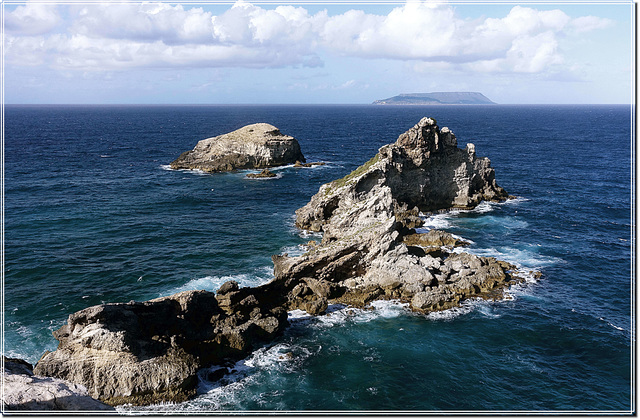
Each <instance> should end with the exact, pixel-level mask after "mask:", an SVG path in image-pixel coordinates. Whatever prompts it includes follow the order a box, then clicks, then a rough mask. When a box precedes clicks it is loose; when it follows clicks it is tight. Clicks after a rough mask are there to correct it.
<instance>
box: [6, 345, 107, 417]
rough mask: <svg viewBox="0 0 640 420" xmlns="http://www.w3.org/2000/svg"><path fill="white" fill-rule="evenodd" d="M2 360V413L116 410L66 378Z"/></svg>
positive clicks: (21, 361) (23, 363)
mask: <svg viewBox="0 0 640 420" xmlns="http://www.w3.org/2000/svg"><path fill="white" fill-rule="evenodd" d="M2 358H3V359H4V372H3V373H2V376H3V380H4V392H3V395H2V408H3V412H5V413H7V412H11V411H23V410H28V411H33V410H37V411H44V410H56V411H62V410H64V411H67V410H72V411H115V410H114V408H113V407H111V406H108V405H106V404H103V403H101V402H100V401H97V400H95V399H93V398H91V397H90V396H89V395H88V394H87V390H86V388H85V387H83V386H81V385H76V384H74V383H71V382H69V381H65V380H62V379H55V378H45V377H41V376H34V374H33V367H32V366H31V365H30V364H29V363H27V362H25V361H24V360H20V359H11V358H8V357H5V356H2Z"/></svg>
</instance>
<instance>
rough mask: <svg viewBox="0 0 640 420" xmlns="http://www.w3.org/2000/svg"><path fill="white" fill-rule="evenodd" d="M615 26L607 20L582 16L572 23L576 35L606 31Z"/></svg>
mask: <svg viewBox="0 0 640 420" xmlns="http://www.w3.org/2000/svg"><path fill="white" fill-rule="evenodd" d="M612 25H613V21H612V20H611V19H607V18H600V17H596V16H581V17H578V18H575V19H573V20H572V21H571V25H570V26H571V29H573V31H575V32H576V33H583V32H589V31H593V30H595V29H605V28H608V27H610V26H612Z"/></svg>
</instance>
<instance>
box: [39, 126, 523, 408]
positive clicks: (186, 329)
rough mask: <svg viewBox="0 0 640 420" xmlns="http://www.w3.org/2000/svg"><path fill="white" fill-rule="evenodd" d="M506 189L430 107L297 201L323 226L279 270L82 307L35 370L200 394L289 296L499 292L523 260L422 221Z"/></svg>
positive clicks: (281, 258)
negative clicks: (485, 251) (477, 247)
mask: <svg viewBox="0 0 640 420" xmlns="http://www.w3.org/2000/svg"><path fill="white" fill-rule="evenodd" d="M507 198H508V195H507V193H506V192H505V190H504V189H502V188H501V187H499V186H498V185H497V184H496V181H495V173H494V170H493V169H492V168H491V166H490V162H489V159H487V158H479V157H477V156H476V153H475V147H474V145H473V144H467V145H466V147H465V148H464V149H460V148H458V147H457V140H456V137H455V135H454V134H453V133H452V132H451V131H450V130H449V129H447V128H442V129H440V128H439V127H438V126H437V125H436V121H435V120H434V119H431V118H423V119H422V120H420V122H419V123H418V124H416V125H415V126H414V127H412V128H411V129H409V130H408V131H407V132H406V133H403V134H402V135H400V137H399V138H398V139H397V141H396V142H395V143H392V144H388V145H385V146H383V147H381V148H380V149H379V152H378V153H377V154H376V155H375V156H374V157H373V158H372V159H371V160H370V161H368V162H367V163H365V164H364V165H362V166H360V167H359V168H357V169H356V170H354V171H353V172H352V173H350V174H349V175H347V176H345V177H344V178H342V179H339V180H336V181H333V182H330V183H328V184H325V185H322V186H321V187H320V189H319V191H318V193H317V194H316V195H314V196H313V197H312V198H311V201H310V202H309V203H308V204H307V205H305V206H304V207H302V208H301V209H299V210H297V211H296V225H297V226H298V227H299V228H300V229H305V230H309V231H315V232H322V234H323V236H322V240H321V241H320V242H315V241H311V242H309V243H308V244H307V251H306V252H305V253H304V254H303V255H301V256H298V257H289V256H288V255H286V254H284V255H276V256H273V257H272V258H273V262H274V278H273V279H272V280H271V281H270V282H269V283H267V284H264V285H262V286H259V287H243V288H240V287H239V286H238V284H237V283H235V282H227V283H225V284H224V285H222V287H221V288H220V289H219V290H218V291H217V292H216V293H212V292H206V291H189V292H182V293H178V294H176V295H172V296H168V297H163V298H159V299H154V300H150V301H147V302H133V301H132V302H129V303H116V304H105V305H98V306H94V307H91V308H87V309H84V310H82V311H79V312H76V313H74V314H72V315H70V316H69V319H68V321H67V324H66V325H64V326H63V327H62V328H60V329H59V330H57V331H55V332H54V336H55V337H56V338H57V339H58V340H59V341H60V344H59V347H58V349H57V350H56V351H54V352H51V353H48V354H45V355H44V356H43V357H42V359H41V360H40V361H39V362H38V364H37V365H36V368H35V372H36V373H37V374H39V375H46V376H54V377H58V378H63V379H66V380H69V381H72V382H74V383H79V384H82V385H83V386H85V387H86V388H87V390H88V392H89V394H90V395H91V396H92V397H94V398H97V399H100V400H101V401H103V402H105V403H107V404H110V405H117V404H124V403H130V404H135V405H146V404H151V403H156V402H162V401H184V400H185V399H188V398H191V397H193V396H194V395H195V394H196V385H197V374H198V371H199V370H200V369H201V368H205V367H208V366H212V365H215V366H225V365H229V364H230V363H232V362H234V361H237V360H240V359H242V358H244V357H246V356H248V355H249V354H250V353H251V351H253V350H254V349H256V348H257V347H258V346H261V345H264V344H265V343H268V342H269V341H271V340H273V339H274V338H275V337H277V336H278V334H280V333H282V332H283V331H284V329H285V328H286V327H287V326H288V321H287V311H290V310H293V309H302V310H304V311H306V312H308V313H309V314H312V315H318V314H322V313H324V312H325V311H326V309H327V307H328V305H329V304H334V303H335V304H345V305H351V306H355V307H365V306H366V305H367V304H368V303H369V302H371V301H373V300H379V299H397V300H399V301H401V302H405V303H407V304H408V307H409V308H410V309H411V310H413V311H415V312H419V313H428V312H431V311H439V310H444V309H448V308H451V307H454V306H456V305H460V304H461V302H463V301H464V300H466V299H470V298H475V297H480V298H485V299H494V298H499V297H501V296H502V293H503V290H504V289H505V288H506V287H508V286H509V285H511V284H514V283H516V282H519V281H522V278H521V277H520V276H519V274H518V272H517V270H516V267H515V266H513V265H511V264H509V263H507V262H503V261H499V260H497V259H495V258H486V257H480V256H476V255H473V254H469V253H466V252H463V251H462V248H461V247H464V246H465V245H467V244H466V243H465V242H464V241H463V240H461V239H460V238H457V237H455V236H453V235H451V234H450V233H447V232H442V231H437V230H431V231H427V232H425V231H421V230H416V229H417V228H419V227H420V226H421V225H422V224H423V223H424V222H423V216H424V214H425V213H428V212H436V211H443V210H446V209H451V208H461V209H470V208H473V207H474V206H476V205H477V204H479V203H480V202H481V201H482V200H490V201H502V200H505V199H507Z"/></svg>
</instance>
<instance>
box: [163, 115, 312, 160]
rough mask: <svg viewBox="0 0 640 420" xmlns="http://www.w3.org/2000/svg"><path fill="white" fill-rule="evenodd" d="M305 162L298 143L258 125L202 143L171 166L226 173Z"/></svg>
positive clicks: (291, 138)
mask: <svg viewBox="0 0 640 420" xmlns="http://www.w3.org/2000/svg"><path fill="white" fill-rule="evenodd" d="M296 161H301V162H305V161H306V160H305V158H304V156H303V155H302V152H301V151H300V145H299V144H298V141H297V140H296V139H295V138H293V137H291V136H287V135H284V134H282V133H281V132H280V130H279V129H277V128H276V127H274V126H272V125H271V124H266V123H258V124H251V125H247V126H245V127H242V128H240V129H238V130H236V131H233V132H231V133H227V134H223V135H220V136H217V137H212V138H208V139H204V140H200V141H199V142H198V144H196V147H194V148H193V150H189V151H186V152H184V153H182V154H181V155H180V156H179V157H178V158H177V159H176V160H174V161H173V162H171V168H172V169H199V170H201V171H204V172H223V171H232V170H234V169H259V168H268V167H272V166H280V165H286V164H289V163H294V162H296Z"/></svg>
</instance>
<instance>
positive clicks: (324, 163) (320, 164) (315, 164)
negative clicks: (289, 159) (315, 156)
mask: <svg viewBox="0 0 640 420" xmlns="http://www.w3.org/2000/svg"><path fill="white" fill-rule="evenodd" d="M323 165H326V162H309V163H302V162H300V161H299V160H297V161H296V163H294V164H293V167H294V168H311V167H313V166H323Z"/></svg>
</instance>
